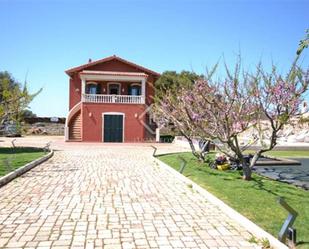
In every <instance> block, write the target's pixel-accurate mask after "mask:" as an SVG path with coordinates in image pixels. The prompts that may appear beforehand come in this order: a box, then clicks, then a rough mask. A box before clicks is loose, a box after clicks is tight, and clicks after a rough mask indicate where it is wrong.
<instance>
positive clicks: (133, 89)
mask: <svg viewBox="0 0 309 249" xmlns="http://www.w3.org/2000/svg"><path fill="white" fill-rule="evenodd" d="M129 95H133V96H139V95H141V85H140V84H131V85H130V88H129Z"/></svg>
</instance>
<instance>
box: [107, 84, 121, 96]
mask: <svg viewBox="0 0 309 249" xmlns="http://www.w3.org/2000/svg"><path fill="white" fill-rule="evenodd" d="M108 94H113V95H119V94H120V83H109V84H108Z"/></svg>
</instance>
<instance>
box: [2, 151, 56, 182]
mask: <svg viewBox="0 0 309 249" xmlns="http://www.w3.org/2000/svg"><path fill="white" fill-rule="evenodd" d="M53 155H54V151H53V150H51V151H50V152H49V153H48V154H47V155H45V156H43V157H40V158H38V159H36V160H34V161H32V162H30V163H27V164H26V165H24V166H22V167H20V168H18V169H16V170H14V171H13V172H11V173H9V174H7V175H5V176H3V177H1V178H0V188H1V187H2V186H4V185H5V184H7V183H9V182H10V181H12V180H14V179H15V178H17V177H19V176H21V175H22V174H24V173H26V172H27V171H29V170H31V169H33V168H34V167H36V166H38V165H39V164H41V163H43V162H45V161H47V160H48V159H49V158H51V157H52V156H53Z"/></svg>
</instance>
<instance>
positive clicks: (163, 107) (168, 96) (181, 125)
mask: <svg viewBox="0 0 309 249" xmlns="http://www.w3.org/2000/svg"><path fill="white" fill-rule="evenodd" d="M190 88H191V86H189V85H187V87H186V88H179V89H175V88H173V89H168V90H165V93H164V98H163V97H160V98H157V99H156V105H155V107H154V110H153V111H154V115H155V120H156V122H157V124H158V125H159V127H163V126H165V127H173V128H176V130H177V132H179V133H180V135H182V136H184V137H185V138H186V139H187V141H188V143H189V145H190V148H191V152H192V154H193V155H194V156H195V157H196V158H198V160H201V161H205V155H204V153H203V152H202V151H197V150H196V149H195V147H194V144H193V139H194V138H195V137H196V136H197V133H196V132H197V131H196V129H194V127H193V126H192V124H191V120H190V118H189V116H188V115H187V114H186V113H185V112H183V110H184V109H185V108H186V106H185V105H186V103H185V102H183V101H182V100H181V99H180V97H181V96H183V95H184V94H185V93H186V92H185V91H187V90H188V89H190Z"/></svg>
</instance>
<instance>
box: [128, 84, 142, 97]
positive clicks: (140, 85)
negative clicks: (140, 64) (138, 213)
mask: <svg viewBox="0 0 309 249" xmlns="http://www.w3.org/2000/svg"><path fill="white" fill-rule="evenodd" d="M131 86H139V87H140V92H141V94H140V95H132V96H142V95H143V94H142V83H132V84H130V87H131Z"/></svg>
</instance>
